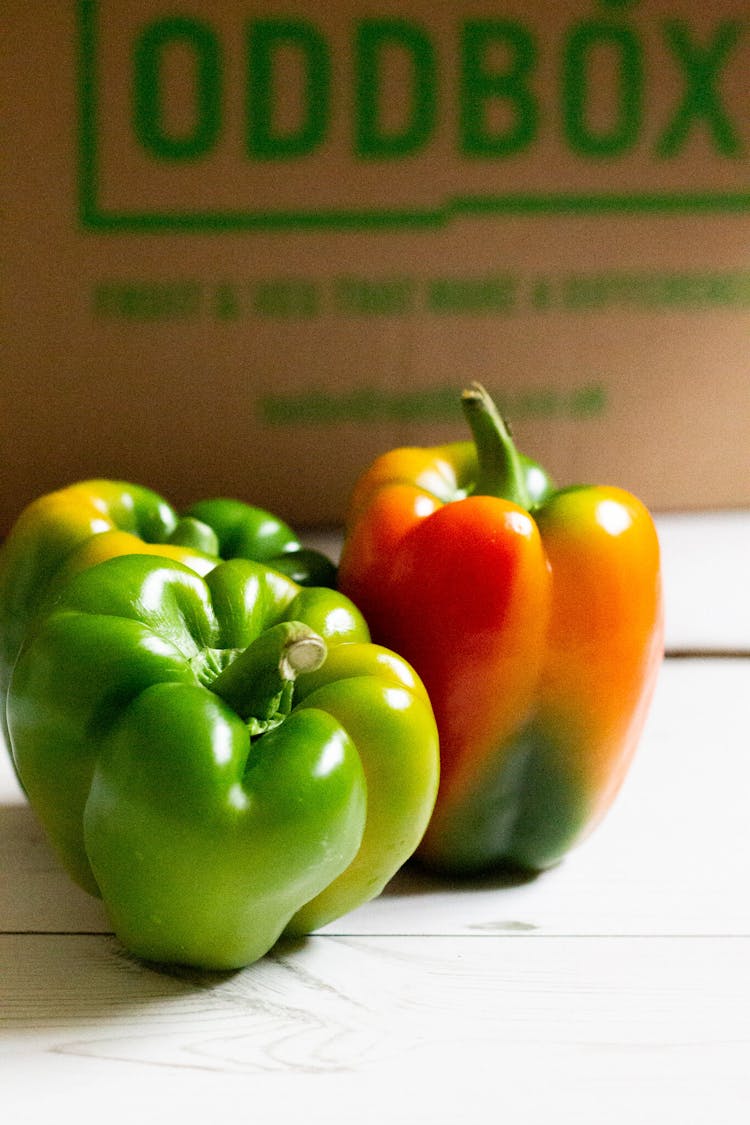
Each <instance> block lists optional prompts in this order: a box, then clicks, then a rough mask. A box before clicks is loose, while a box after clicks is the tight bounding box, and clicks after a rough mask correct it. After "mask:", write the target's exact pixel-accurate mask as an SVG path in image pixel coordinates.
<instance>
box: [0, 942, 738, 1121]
mask: <svg viewBox="0 0 750 1125" xmlns="http://www.w3.org/2000/svg"><path fill="white" fill-rule="evenodd" d="M0 958H1V959H2V962H3V964H5V965H10V966H12V969H11V970H10V972H9V973H8V972H7V971H6V972H4V973H3V976H2V978H0V998H1V1002H0V1071H1V1072H2V1076H3V1110H4V1114H5V1116H6V1118H7V1119H8V1120H12V1121H17V1120H27V1121H33V1122H36V1121H40V1122H41V1121H46V1120H48V1119H49V1118H50V1117H51V1116H52V1115H53V1114H54V1116H55V1117H56V1118H59V1116H60V1115H61V1114H64V1115H67V1114H69V1113H72V1112H76V1111H77V1117H78V1118H79V1119H80V1116H81V1108H82V1107H83V1109H84V1120H86V1119H87V1118H86V1117H85V1107H86V1106H89V1107H95V1110H96V1114H97V1119H99V1115H100V1114H101V1113H102V1112H105V1113H106V1116H107V1119H108V1120H109V1121H112V1120H113V1119H114V1120H127V1119H128V1118H130V1119H131V1120H132V1119H133V1115H134V1113H135V1112H137V1111H143V1109H144V1108H145V1109H146V1110H147V1111H148V1109H149V1107H150V1112H147V1113H146V1119H147V1120H153V1119H154V1114H155V1113H157V1112H159V1111H160V1110H165V1109H167V1108H168V1109H169V1111H170V1115H174V1114H176V1113H179V1115H180V1117H179V1119H180V1120H183V1121H185V1120H187V1121H198V1120H200V1119H202V1118H203V1116H204V1114H205V1113H206V1111H209V1112H211V1113H212V1115H213V1116H216V1114H217V1113H220V1112H226V1111H227V1110H229V1111H230V1112H231V1111H232V1110H233V1111H234V1113H233V1115H232V1117H231V1119H233V1120H237V1119H242V1120H244V1118H245V1115H246V1113H248V1114H249V1113H251V1114H252V1119H253V1120H259V1121H263V1122H264V1125H267V1123H271V1125H273V1123H276V1122H290V1121H294V1120H297V1119H298V1118H302V1119H304V1120H305V1121H309V1122H321V1123H323V1122H328V1123H339V1122H340V1123H342V1125H343V1123H344V1122H347V1123H348V1122H350V1121H352V1120H356V1121H365V1122H382V1121H383V1120H395V1121H398V1122H401V1121H404V1122H412V1121H419V1122H451V1123H453V1122H456V1121H465V1120H477V1119H481V1118H483V1117H484V1116H485V1115H488V1116H490V1119H492V1120H494V1119H495V1118H497V1119H500V1120H503V1119H507V1118H508V1114H509V1113H512V1114H513V1115H514V1116H515V1117H516V1119H518V1120H522V1121H531V1122H536V1121H540V1122H541V1121H546V1120H547V1118H548V1116H549V1114H551V1113H554V1119H555V1120H556V1121H571V1122H573V1121H576V1122H592V1123H593V1122H596V1123H597V1125H600V1123H601V1122H602V1121H606V1122H607V1123H608V1125H619V1123H627V1125H632V1121H633V1120H638V1119H643V1120H646V1121H659V1120H669V1121H680V1122H681V1123H682V1122H695V1123H698V1122H700V1123H701V1125H703V1123H705V1122H706V1121H718V1122H721V1123H722V1125H734V1123H735V1122H737V1123H739V1122H743V1123H744V1122H745V1121H746V1120H747V1116H746V1114H747V1104H748V1099H749V1098H750V1070H749V1069H748V1066H747V1063H748V1058H749V1057H750V1055H749V1051H750V939H733V938H725V939H684V938H683V939H655V938H649V939H638V938H613V939H608V940H602V939H591V938H572V939H571V938H547V939H544V940H539V939H530V938H527V937H497V936H488V935H484V936H481V937H474V938H418V937H412V938H394V937H391V938H347V939H340V938H334V937H316V938H312V939H310V940H309V941H307V942H306V943H304V945H302V946H300V947H298V948H296V949H289V950H279V951H278V952H277V953H275V954H274V955H273V956H271V957H269V958H267V959H265V960H264V961H262V962H260V963H259V964H257V965H256V966H253V967H252V968H251V969H248V970H245V971H244V972H242V973H238V974H234V975H232V974H229V975H222V976H204V975H201V974H191V973H185V974H179V975H166V974H160V973H156V972H153V971H150V970H148V969H145V968H143V967H142V966H139V965H136V964H134V963H132V962H131V961H130V960H128V959H127V958H123V957H122V956H121V955H120V954H119V952H118V951H117V949H116V947H115V946H114V945H113V943H112V942H111V941H110V940H109V939H106V938H83V937H71V938H60V937H47V938H42V937H34V938H21V937H15V938H10V937H5V938H0ZM244 1099H249V1100H247V1101H245V1100H244ZM240 1107H242V1109H243V1112H241V1113H239V1111H240ZM19 1113H22V1114H25V1116H21V1117H19V1116H18V1114H19ZM238 1113H239V1117H238ZM467 1114H469V1116H468V1117H467ZM175 1119H176V1120H177V1119H178V1118H177V1117H176V1116H175ZM92 1120H93V1117H92Z"/></svg>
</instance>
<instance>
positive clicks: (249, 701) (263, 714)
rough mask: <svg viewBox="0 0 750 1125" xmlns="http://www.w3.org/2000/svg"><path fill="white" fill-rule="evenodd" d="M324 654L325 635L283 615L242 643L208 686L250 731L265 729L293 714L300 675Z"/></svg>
mask: <svg viewBox="0 0 750 1125" xmlns="http://www.w3.org/2000/svg"><path fill="white" fill-rule="evenodd" d="M325 658H326V645H325V641H324V640H323V638H322V637H320V636H319V635H318V634H317V633H316V632H314V631H313V630H312V629H310V628H309V626H307V625H304V624H303V623H302V622H301V621H282V622H280V624H278V625H274V626H272V627H271V628H270V629H266V631H265V632H264V633H261V635H260V636H259V637H258V638H257V639H256V640H254V641H253V643H252V644H251V645H248V647H247V648H246V649H243V651H242V652H240V653H239V654H238V655H237V656H236V657H235V659H234V660H233V661H232V663H231V664H229V665H227V667H226V668H224V670H223V671H222V672H220V673H219V675H218V676H217V677H216V679H215V680H214V681H213V682H212V683H211V685H210V687H211V690H212V691H213V692H215V693H216V695H220V696H221V698H222V699H223V700H224V701H225V702H226V703H228V704H229V706H230V707H231V708H232V709H233V710H234V711H236V712H237V714H238V715H239V716H240V717H241V718H242V719H244V720H245V721H246V722H247V723H248V726H249V727H250V733H251V734H261V733H262V732H263V731H264V730H268V729H270V727H272V726H276V725H278V723H280V722H281V721H282V720H283V718H284V717H285V716H286V715H288V714H289V711H290V710H291V706H292V691H293V688H294V681H295V680H296V678H297V676H299V675H302V674H304V673H305V672H314V671H316V670H317V669H318V668H320V666H321V664H322V663H323V661H324V660H325Z"/></svg>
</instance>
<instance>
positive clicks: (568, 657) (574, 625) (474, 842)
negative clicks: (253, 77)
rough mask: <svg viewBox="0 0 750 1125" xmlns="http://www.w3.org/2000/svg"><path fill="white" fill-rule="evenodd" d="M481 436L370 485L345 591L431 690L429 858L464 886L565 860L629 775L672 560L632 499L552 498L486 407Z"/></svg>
mask: <svg viewBox="0 0 750 1125" xmlns="http://www.w3.org/2000/svg"><path fill="white" fill-rule="evenodd" d="M462 402H463V408H464V412H465V414H466V417H467V420H468V423H469V425H470V427H471V430H472V434H473V437H474V441H473V442H462V443H457V444H453V445H448V446H441V447H437V448H432V449H400V450H392V451H391V452H389V453H386V454H385V455H383V456H382V457H380V458H379V459H378V460H376V461H375V462H374V464H373V465H372V466H371V468H370V469H369V470H367V471H366V472H365V473H364V474H363V475H362V476H361V477H360V478H359V480H358V481H357V483H356V485H355V488H354V492H353V495H352V499H351V505H350V511H349V515H348V520H347V531H346V537H345V543H344V548H343V553H342V557H341V560H340V564H339V588H340V589H341V590H342V591H343V592H344V593H346V594H347V595H348V596H349V597H350V598H351V599H352V600H353V601H354V602H355V604H356V605H358V606H359V608H360V609H361V610H362V612H363V614H364V616H365V618H366V619H367V622H368V624H369V626H370V629H371V631H372V635H373V639H374V640H376V641H378V642H379V643H381V644H384V645H387V646H388V647H389V648H393V649H395V650H396V651H397V652H399V653H400V654H401V655H402V656H403V657H404V658H405V659H406V660H407V661H409V663H410V664H411V665H412V666H413V667H414V668H415V670H416V671H417V673H418V674H419V676H420V677H421V679H422V681H423V682H424V684H425V687H426V688H427V691H428V694H429V696H430V699H431V701H432V705H433V707H434V710H435V715H436V718H437V724H438V731H439V735H440V754H441V782H440V790H439V794H438V799H437V804H436V808H435V812H434V814H433V817H432V820H431V822H430V826H429V828H428V830H427V833H426V835H425V837H424V839H423V841H422V844H421V845H420V848H419V850H418V852H417V855H418V856H419V857H420V858H421V859H422V861H423V862H424V863H425V864H428V865H430V866H432V867H435V868H439V869H442V870H445V871H452V872H456V873H461V872H466V873H469V872H480V871H485V870H491V869H493V868H502V867H515V868H521V869H527V870H531V871H537V870H542V869H544V868H547V867H549V866H551V865H552V864H555V863H556V862H558V861H559V860H560V859H561V858H562V857H563V855H565V853H566V852H567V851H568V850H569V849H570V848H571V847H572V846H573V844H575V843H576V842H577V841H579V840H580V839H581V838H582V837H583V836H584V835H585V834H586V833H587V832H588V831H590V830H591V828H592V827H593V826H594V825H595V824H596V823H597V822H598V821H599V820H600V818H601V817H602V816H603V814H604V813H605V811H606V810H607V808H608V807H609V805H610V803H611V802H612V800H613V798H614V796H615V793H616V792H617V790H618V787H619V786H620V784H621V782H622V780H623V778H624V776H625V772H626V770H627V767H628V764H629V762H630V759H631V756H632V754H633V751H634V749H635V747H636V744H637V741H638V739H639V734H640V732H641V728H642V726H643V723H644V719H645V716H646V713H647V708H648V704H649V700H650V697H651V694H652V691H653V688H654V684H655V680H656V677H657V672H658V668H659V665H660V660H661V656H662V651H663V640H662V634H663V630H662V591H661V578H660V562H659V544H658V540H657V535H656V531H655V528H654V524H653V521H652V519H651V517H650V515H649V513H648V511H647V510H646V508H645V507H644V506H643V504H642V503H641V502H640V501H639V500H638V499H636V498H635V497H634V496H633V495H631V494H630V493H628V492H625V491H623V490H622V489H619V488H614V487H604V486H586V487H572V488H567V489H562V490H560V491H555V489H554V487H553V485H552V482H551V481H550V479H549V477H548V476H547V475H546V474H545V473H544V471H543V470H542V469H541V468H540V466H538V465H537V464H536V463H534V462H532V461H530V460H529V459H527V458H525V457H521V456H520V455H519V453H518V452H517V450H516V448H515V445H514V443H513V441H512V440H511V437H510V435H509V433H508V431H507V428H506V426H505V424H504V421H503V419H502V418H501V417H500V415H499V413H498V411H497V410H496V408H495V406H494V404H493V403H492V400H491V399H490V397H489V395H488V394H487V392H486V391H485V390H484V388H482V387H481V386H479V385H478V384H474V385H473V386H472V387H471V388H469V389H468V390H467V391H466V392H464V395H463V400H462Z"/></svg>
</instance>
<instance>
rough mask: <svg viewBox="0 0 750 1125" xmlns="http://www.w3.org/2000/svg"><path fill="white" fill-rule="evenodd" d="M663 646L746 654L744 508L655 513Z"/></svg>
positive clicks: (748, 530)
mask: <svg viewBox="0 0 750 1125" xmlns="http://www.w3.org/2000/svg"><path fill="white" fill-rule="evenodd" d="M656 524H657V529H658V532H659V540H660V543H661V549H662V562H663V569H664V592H665V610H666V634H667V646H668V648H669V649H670V651H672V652H680V651H682V652H691V651H693V652H695V651H698V652H700V651H706V652H711V651H722V650H723V651H728V652H750V582H748V575H750V512H747V511H736V512H733V511H730V512H702V513H698V514H695V513H693V514H687V513H672V514H664V515H657V517H656Z"/></svg>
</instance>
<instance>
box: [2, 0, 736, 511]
mask: <svg viewBox="0 0 750 1125" xmlns="http://www.w3.org/2000/svg"><path fill="white" fill-rule="evenodd" d="M3 8H4V20H3V31H4V36H3V39H4V48H3V55H2V63H1V64H0V66H1V69H2V87H1V89H0V95H1V97H2V105H3V114H4V120H5V144H4V159H3V162H2V173H1V175H2V203H3V208H2V213H3V218H2V223H3V255H2V269H3V284H2V314H1V315H2V329H3V331H2V338H3V348H2V365H3V366H2V375H1V382H0V386H1V387H2V408H1V409H0V442H1V443H2V483H1V485H0V523H1V524H2V526H4V527H5V526H7V525H8V523H9V522H10V521H11V520H12V519H13V518H14V516H15V515H16V514H17V512H18V511H19V510H20V508H21V506H22V505H23V504H24V503H26V502H27V501H28V500H30V499H32V498H33V497H34V496H35V495H38V494H39V493H40V492H43V491H46V490H48V489H50V488H53V487H56V486H58V485H61V484H65V483H67V482H69V481H71V480H74V479H77V478H81V477H85V476H90V475H107V476H118V477H123V478H126V479H133V480H138V481H141V482H143V483H147V484H150V485H151V486H152V487H154V488H157V489H158V490H160V491H162V492H164V493H165V494H166V495H167V496H168V497H169V498H170V499H171V500H172V501H173V502H175V503H177V504H181V503H184V502H187V501H189V500H191V499H194V498H196V497H199V496H205V495H210V494H217V493H225V494H230V495H235V496H241V497H244V498H246V499H249V500H251V501H253V502H255V503H258V504H262V505H265V506H268V507H271V508H273V509H275V510H277V511H278V512H279V513H281V514H283V515H284V516H286V517H287V518H288V519H290V520H292V521H293V522H295V523H296V524H298V525H300V526H303V525H313V524H318V525H322V524H336V523H338V522H339V521H340V520H341V518H342V514H343V510H344V506H345V503H346V498H347V495H348V493H349V490H350V488H351V485H352V483H353V480H354V478H355V476H356V474H357V473H358V472H359V471H360V470H361V469H362V468H363V467H364V466H365V465H366V464H367V463H368V462H369V460H370V459H371V458H372V457H374V456H375V455H377V454H378V453H379V452H381V451H382V450H384V449H386V448H389V447H391V446H394V445H399V444H406V443H409V444H419V445H422V444H432V443H437V442H442V441H446V440H455V439H459V438H461V437H462V436H463V435H464V433H465V431H464V427H463V422H462V419H461V415H460V411H459V407H458V394H459V392H460V390H461V388H462V386H463V385H465V384H466V383H467V382H469V381H470V380H474V379H479V380H481V381H482V382H484V383H485V384H486V385H487V386H488V387H489V388H490V389H491V390H492V391H493V392H494V393H495V395H496V397H497V399H498V401H499V403H500V404H501V406H502V408H503V409H504V410H505V412H506V414H507V416H508V418H509V420H510V421H511V423H512V426H513V428H514V431H515V433H516V436H517V438H518V441H519V444H520V445H521V446H522V448H524V449H525V450H526V451H527V452H529V453H530V454H531V455H533V456H535V457H537V458H538V459H540V460H543V461H545V462H546V463H547V464H548V466H549V467H550V468H551V470H552V472H553V474H554V475H555V477H556V478H557V479H558V481H560V482H571V481H574V480H596V481H607V482H611V483H619V484H622V485H624V486H625V487H628V488H631V489H633V490H634V491H636V492H638V493H639V494H641V495H642V496H643V498H644V499H645V500H646V501H647V502H648V503H649V504H651V505H652V506H653V507H655V508H697V507H705V506H740V505H746V504H748V503H750V470H749V468H748V449H750V347H749V346H748V344H749V343H750V331H749V330H750V190H749V189H748V178H747V169H748V163H747V161H748V152H750V114H749V113H748V100H747V75H748V73H750V26H748V24H747V18H746V17H747V3H746V0H716V2H714V3H712V4H710V5H708V4H705V3H698V2H694V0H691V2H687V0H640V2H637V0H634V2H629V0H606V2H605V0H597V2H590V3H588V4H583V3H574V2H565V0H555V2H548V3H528V2H524V0H504V2H500V0H481V2H480V0H466V2H463V3H452V2H445V3H441V4H435V3H432V2H430V3H427V2H422V0H400V2H399V0H377V2H375V3H373V2H372V0H368V2H367V3H364V2H360V3H356V2H354V0H345V2H342V3H337V4H329V5H325V6H323V5H321V6H319V5H317V4H315V3H302V2H299V0H284V2H277V3H274V2H271V0H269V2H268V3H263V4H261V3H246V4H238V3H232V2H230V0H214V2H211V3H209V2H208V0H180V2H179V3H175V2H174V0H117V2H115V0H78V2H73V0H68V2H64V0H57V2H55V3H48V2H43V0H23V2H22V0H6V2H5V4H4V6H3Z"/></svg>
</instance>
